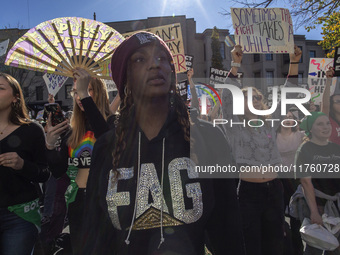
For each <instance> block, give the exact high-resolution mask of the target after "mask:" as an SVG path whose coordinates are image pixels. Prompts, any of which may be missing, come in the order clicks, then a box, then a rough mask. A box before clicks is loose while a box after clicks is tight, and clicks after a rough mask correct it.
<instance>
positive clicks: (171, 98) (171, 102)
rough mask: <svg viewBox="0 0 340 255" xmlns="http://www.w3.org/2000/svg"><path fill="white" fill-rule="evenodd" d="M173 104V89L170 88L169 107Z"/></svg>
mask: <svg viewBox="0 0 340 255" xmlns="http://www.w3.org/2000/svg"><path fill="white" fill-rule="evenodd" d="M174 104H175V97H174V91H173V90H170V107H171V108H173V107H174Z"/></svg>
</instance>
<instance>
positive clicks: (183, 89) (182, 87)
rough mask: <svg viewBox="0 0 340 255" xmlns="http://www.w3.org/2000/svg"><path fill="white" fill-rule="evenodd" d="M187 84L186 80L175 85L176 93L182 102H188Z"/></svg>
mask: <svg viewBox="0 0 340 255" xmlns="http://www.w3.org/2000/svg"><path fill="white" fill-rule="evenodd" d="M188 84H189V82H188V80H183V81H180V82H178V84H177V85H176V87H177V91H178V93H179V95H180V96H181V97H182V99H183V100H184V102H186V101H187V100H188Z"/></svg>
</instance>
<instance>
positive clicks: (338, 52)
mask: <svg viewBox="0 0 340 255" xmlns="http://www.w3.org/2000/svg"><path fill="white" fill-rule="evenodd" d="M334 71H335V73H334V75H335V76H340V47H336V48H335V53H334Z"/></svg>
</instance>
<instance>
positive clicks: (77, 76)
mask: <svg viewBox="0 0 340 255" xmlns="http://www.w3.org/2000/svg"><path fill="white" fill-rule="evenodd" d="M73 77H74V81H75V89H76V90H77V94H78V96H79V97H80V99H83V98H85V97H89V96H90V95H89V92H88V87H89V84H90V82H91V80H92V77H91V75H90V74H89V73H88V72H87V71H86V70H85V69H82V68H79V67H77V68H76V69H75V70H74V71H73Z"/></svg>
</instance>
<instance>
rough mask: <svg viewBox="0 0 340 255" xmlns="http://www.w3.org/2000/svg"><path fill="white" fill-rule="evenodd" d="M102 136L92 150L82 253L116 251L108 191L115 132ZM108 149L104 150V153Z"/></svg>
mask: <svg viewBox="0 0 340 255" xmlns="http://www.w3.org/2000/svg"><path fill="white" fill-rule="evenodd" d="M109 133H110V134H108V133H107V134H105V135H103V136H102V137H100V138H99V139H98V140H97V141H96V143H95V145H94V149H93V153H92V162H91V168H90V174H89V178H88V181H87V186H86V202H85V214H84V224H83V231H82V240H83V243H84V246H83V247H82V249H83V250H82V251H81V253H80V254H84V255H87V254H88V255H92V254H114V240H115V238H114V234H115V233H114V228H113V225H112V223H111V220H110V217H109V214H108V210H107V204H106V191H107V186H108V173H109V170H110V169H112V157H111V156H110V153H108V152H109V151H112V144H114V143H113V142H112V139H111V138H112V132H109ZM103 152H105V153H103Z"/></svg>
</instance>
